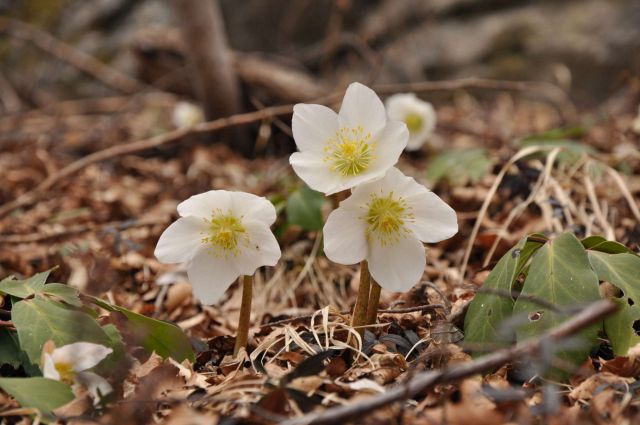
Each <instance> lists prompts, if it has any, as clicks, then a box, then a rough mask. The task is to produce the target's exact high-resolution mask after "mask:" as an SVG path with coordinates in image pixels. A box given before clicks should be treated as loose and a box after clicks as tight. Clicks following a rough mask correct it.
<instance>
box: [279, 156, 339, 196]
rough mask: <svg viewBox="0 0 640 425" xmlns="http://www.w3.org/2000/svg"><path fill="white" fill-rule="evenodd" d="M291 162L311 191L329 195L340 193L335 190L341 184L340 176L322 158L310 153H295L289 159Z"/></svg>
mask: <svg viewBox="0 0 640 425" xmlns="http://www.w3.org/2000/svg"><path fill="white" fill-rule="evenodd" d="M289 162H290V163H291V166H292V167H293V170H294V171H295V172H296V174H297V175H298V177H300V178H301V179H302V181H304V182H305V183H306V184H307V186H309V187H310V188H311V189H313V190H316V191H318V192H323V193H325V194H327V195H330V194H331V193H335V192H338V191H339V190H335V189H336V187H337V186H338V185H339V184H340V182H341V179H340V176H339V175H338V174H337V173H335V172H333V171H332V170H331V169H330V168H329V167H328V166H327V164H325V163H324V162H322V158H321V157H319V156H317V155H314V154H310V153H302V152H295V153H293V154H292V155H291V157H290V158H289Z"/></svg>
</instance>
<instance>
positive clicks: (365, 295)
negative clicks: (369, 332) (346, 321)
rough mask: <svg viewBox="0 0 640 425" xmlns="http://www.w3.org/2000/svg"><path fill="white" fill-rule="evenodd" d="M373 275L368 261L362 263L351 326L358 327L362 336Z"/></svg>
mask: <svg viewBox="0 0 640 425" xmlns="http://www.w3.org/2000/svg"><path fill="white" fill-rule="evenodd" d="M370 281H371V275H370V274H369V266H368V265H367V262H366V261H362V262H361V263H360V285H359V287H358V298H357V299H356V306H355V307H354V309H353V316H352V318H351V326H353V327H355V328H357V331H358V333H359V334H360V336H363V335H364V328H363V327H362V326H364V325H365V321H366V320H367V305H368V304H369V282H370Z"/></svg>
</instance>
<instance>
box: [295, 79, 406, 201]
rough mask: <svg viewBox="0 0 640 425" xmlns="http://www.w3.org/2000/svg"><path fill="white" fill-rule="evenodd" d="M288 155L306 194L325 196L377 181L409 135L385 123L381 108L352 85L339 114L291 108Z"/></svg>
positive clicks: (401, 126) (319, 107) (306, 106)
mask: <svg viewBox="0 0 640 425" xmlns="http://www.w3.org/2000/svg"><path fill="white" fill-rule="evenodd" d="M292 127H293V138H294V139H295V141H296V145H297V146H298V150H299V151H300V152H295V153H294V154H292V155H291V158H290V160H289V161H290V163H291V166H292V167H293V169H294V171H295V172H296V174H297V175H298V177H300V178H301V179H302V180H304V182H305V183H306V184H307V185H308V186H309V187H310V188H312V189H314V190H317V191H319V192H323V193H325V194H326V195H331V194H333V193H337V192H340V191H343V190H346V189H350V188H352V187H354V186H356V185H358V184H361V183H365V182H369V181H373V180H376V179H379V178H382V176H384V174H385V173H386V172H387V170H388V169H389V168H391V167H393V165H394V164H395V163H396V162H398V158H399V157H400V154H401V153H402V151H403V149H404V148H405V146H406V145H407V140H408V139H409V131H408V130H407V127H406V125H405V124H404V123H403V122H400V121H391V120H388V119H387V114H386V111H385V109H384V105H383V103H382V101H381V100H380V98H379V97H378V96H377V95H376V94H375V92H374V91H373V90H371V89H370V88H368V87H366V86H364V85H362V84H360V83H353V84H351V85H350V86H349V87H348V88H347V92H346V93H345V95H344V100H343V101H342V106H341V108H340V112H339V113H338V114H336V113H335V112H334V111H333V110H331V109H329V108H327V107H326V106H322V105H310V104H303V103H299V104H297V105H296V106H295V107H294V108H293V120H292Z"/></svg>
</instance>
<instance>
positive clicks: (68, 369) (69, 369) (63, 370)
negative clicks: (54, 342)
mask: <svg viewBox="0 0 640 425" xmlns="http://www.w3.org/2000/svg"><path fill="white" fill-rule="evenodd" d="M54 366H55V368H56V370H57V371H58V373H59V374H60V380H61V381H62V382H66V383H67V384H73V379H74V378H75V376H76V372H75V371H74V370H73V365H72V364H71V363H65V362H59V363H55V364H54Z"/></svg>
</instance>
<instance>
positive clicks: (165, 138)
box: [0, 78, 562, 276]
mask: <svg viewBox="0 0 640 425" xmlns="http://www.w3.org/2000/svg"><path fill="white" fill-rule="evenodd" d="M541 84H542V85H544V86H553V85H551V84H547V83H539V82H534V81H519V82H515V81H501V80H488V79H482V78H464V79H460V80H447V81H425V82H418V83H407V84H386V85H380V86H375V87H374V89H375V90H377V91H378V92H379V93H386V94H389V93H395V92H403V91H411V90H414V91H438V90H459V89H465V88H485V89H493V90H517V91H532V90H533V91H535V90H537V89H539V88H540V85H541ZM556 89H557V90H560V91H561V92H562V90H561V89H560V88H557V87H556ZM343 94H344V90H338V91H335V92H333V93H331V94H329V95H327V96H324V97H321V98H318V99H312V100H310V101H309V102H311V103H319V104H325V105H329V104H332V103H335V102H337V101H339V100H340V99H341V98H342V96H343ZM549 100H551V101H553V99H549ZM557 106H561V105H557ZM292 112H293V105H280V106H272V107H269V108H265V109H261V110H259V111H254V112H248V113H245V114H238V115H232V116H230V117H226V118H220V119H217V120H213V121H208V122H204V123H200V124H197V125H195V126H193V127H189V128H183V129H178V130H173V131H170V132H168V133H164V134H161V135H158V136H154V137H151V138H148V139H144V140H140V141H137V142H132V143H128V144H126V145H117V146H112V147H109V148H107V149H104V150H101V151H98V152H94V153H92V154H90V155H87V156H85V157H83V158H81V159H79V160H77V161H75V162H72V163H71V164H69V165H67V166H66V167H64V168H63V169H61V170H60V171H58V172H57V173H55V174H52V175H50V176H49V177H48V178H47V179H46V180H44V181H43V182H41V183H40V184H39V185H37V186H36V187H35V188H33V189H31V190H30V191H28V192H26V193H24V194H23V195H21V196H20V197H19V198H17V199H15V200H13V201H10V202H7V203H5V204H3V205H1V206H0V218H1V217H3V216H5V215H7V214H8V213H10V212H11V211H13V210H15V209H17V208H21V207H24V206H28V205H31V204H33V203H34V202H36V201H37V200H38V199H39V197H40V196H41V195H43V194H44V193H45V192H46V191H48V190H49V189H50V188H51V187H53V185H54V184H56V183H58V182H59V181H60V180H62V179H64V178H66V177H69V176H71V175H73V174H75V173H76V172H78V171H80V170H81V169H83V168H84V167H87V166H88V165H91V164H95V163H97V162H101V161H105V160H108V159H112V158H115V157H117V156H122V155H129V154H132V153H137V152H142V151H145V150H148V149H153V148H157V147H159V146H162V145H167V144H169V143H172V142H175V141H178V140H180V139H181V138H182V137H184V136H187V135H189V134H193V133H207V132H211V131H217V130H221V129H224V128H227V127H233V126H238V125H243V124H250V123H253V122H257V121H262V120H264V119H267V118H272V117H275V116H280V115H289V114H291V113H292ZM537 150H539V148H536V147H531V148H525V149H523V150H522V151H521V153H522V152H529V153H533V152H535V151H537ZM521 153H519V154H517V155H516V157H518V158H519V157H520V156H518V155H521V156H522V154H521ZM516 157H514V158H512V159H511V162H515V159H516ZM511 162H510V163H509V164H511ZM505 172H506V171H505ZM498 180H500V179H498ZM496 189H497V188H496ZM488 200H489V201H490V197H489V198H488ZM486 207H488V205H486ZM480 215H481V214H480ZM480 215H479V216H480ZM476 222H477V224H476V226H479V223H480V222H481V220H477V221H476ZM474 230H476V232H477V229H474ZM473 240H475V235H472V238H471V241H472V242H473ZM471 245H472V243H470V244H469V247H468V248H467V250H468V251H469V250H470V247H471ZM468 255H470V252H466V253H465V260H464V262H463V267H462V270H463V273H462V275H463V276H464V270H465V269H466V262H467V261H468Z"/></svg>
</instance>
